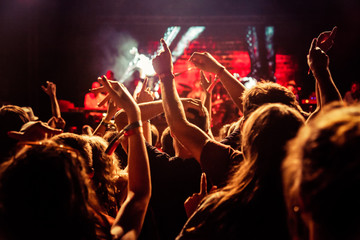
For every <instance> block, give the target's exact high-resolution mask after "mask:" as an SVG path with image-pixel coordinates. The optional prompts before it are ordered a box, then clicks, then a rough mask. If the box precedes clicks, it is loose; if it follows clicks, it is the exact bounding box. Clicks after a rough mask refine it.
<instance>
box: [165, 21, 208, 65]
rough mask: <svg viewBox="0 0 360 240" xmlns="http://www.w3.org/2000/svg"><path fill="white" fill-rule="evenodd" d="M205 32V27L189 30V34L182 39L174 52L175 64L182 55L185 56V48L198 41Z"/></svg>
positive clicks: (195, 27) (194, 27)
mask: <svg viewBox="0 0 360 240" xmlns="http://www.w3.org/2000/svg"><path fill="white" fill-rule="evenodd" d="M204 30H205V27H204V26H193V27H190V28H189V29H188V30H187V32H186V33H185V34H184V35H183V36H182V38H181V39H180V41H179V43H178V44H177V46H176V48H175V49H174V51H172V56H173V62H175V61H176V60H177V59H178V58H179V57H180V56H181V55H183V53H184V50H185V48H186V47H188V46H189V44H190V42H191V41H192V40H194V39H196V38H197V37H198V36H199V35H200V34H201V33H202V32H203V31H204Z"/></svg>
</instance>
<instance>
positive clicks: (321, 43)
mask: <svg viewBox="0 0 360 240" xmlns="http://www.w3.org/2000/svg"><path fill="white" fill-rule="evenodd" d="M336 32H337V27H336V26H335V27H334V28H333V29H332V30H331V31H325V32H322V33H320V34H319V36H318V37H317V44H316V46H317V47H319V48H320V49H321V50H323V51H324V52H327V51H329V50H330V48H331V47H332V46H333V45H334V39H335V35H336Z"/></svg>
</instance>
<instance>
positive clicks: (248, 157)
mask: <svg viewBox="0 0 360 240" xmlns="http://www.w3.org/2000/svg"><path fill="white" fill-rule="evenodd" d="M304 121H305V119H304V117H303V116H302V115H301V114H300V113H299V112H298V111H297V110H295V109H294V108H292V107H288V106H286V105H284V104H280V103H270V104H263V105H262V106H260V107H258V108H257V109H256V110H255V111H254V112H253V113H251V115H250V117H249V118H248V119H247V120H246V121H245V122H244V127H243V129H242V147H241V148H242V151H243V154H244V156H245V161H250V162H254V163H255V166H256V169H257V172H258V173H260V174H261V175H266V174H273V173H274V174H276V176H278V177H281V174H280V164H281V162H282V160H283V158H284V156H285V153H286V151H285V147H284V146H285V145H286V143H287V141H288V140H290V139H292V138H293V137H295V136H296V134H297V132H298V130H299V128H300V127H301V126H302V125H303V124H304Z"/></svg>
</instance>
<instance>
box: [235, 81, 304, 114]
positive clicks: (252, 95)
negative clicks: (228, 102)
mask: <svg viewBox="0 0 360 240" xmlns="http://www.w3.org/2000/svg"><path fill="white" fill-rule="evenodd" d="M242 100H243V114H244V118H245V119H247V118H248V117H249V116H250V113H252V112H254V111H255V110H256V109H257V108H258V107H260V106H262V105H263V104H266V103H282V104H285V105H287V106H289V107H292V108H294V109H296V110H298V111H299V112H300V113H301V114H302V115H303V116H304V117H307V114H306V113H305V112H304V111H303V110H302V109H301V107H300V105H299V103H298V102H297V100H296V96H295V95H294V93H293V92H291V91H290V90H289V89H287V88H286V87H284V86H281V85H280V84H277V83H274V82H263V83H257V84H256V85H255V86H254V87H252V88H249V89H246V90H245V91H244V93H243V96H242Z"/></svg>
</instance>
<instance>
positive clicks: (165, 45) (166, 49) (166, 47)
mask: <svg viewBox="0 0 360 240" xmlns="http://www.w3.org/2000/svg"><path fill="white" fill-rule="evenodd" d="M160 42H161V45H162V46H163V48H164V51H165V52H167V53H170V49H169V47H168V45H167V44H166V42H165V40H164V39H163V38H162V39H160Z"/></svg>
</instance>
